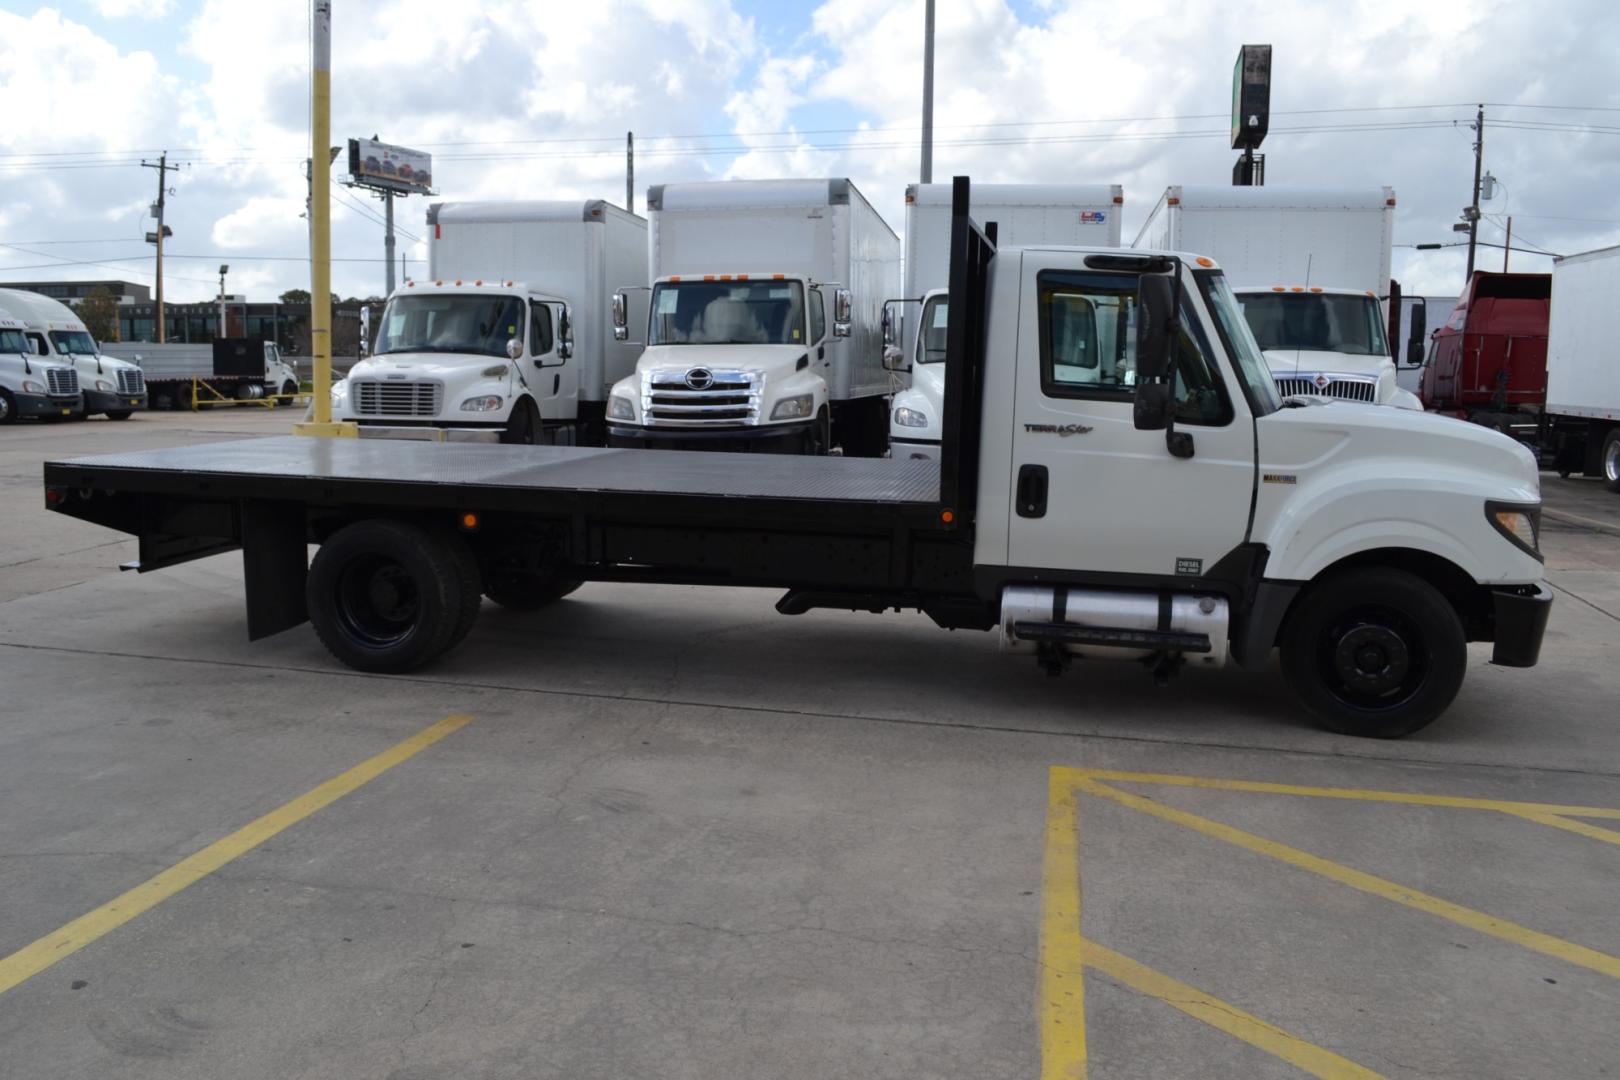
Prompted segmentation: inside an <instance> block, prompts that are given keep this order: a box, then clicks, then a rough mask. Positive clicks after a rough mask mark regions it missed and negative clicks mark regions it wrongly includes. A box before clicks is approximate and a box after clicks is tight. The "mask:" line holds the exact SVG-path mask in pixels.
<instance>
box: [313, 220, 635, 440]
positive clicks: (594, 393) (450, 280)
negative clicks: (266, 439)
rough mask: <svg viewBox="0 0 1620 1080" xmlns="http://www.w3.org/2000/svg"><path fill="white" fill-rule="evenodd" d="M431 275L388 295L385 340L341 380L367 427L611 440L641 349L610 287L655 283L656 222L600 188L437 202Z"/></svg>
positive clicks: (339, 410) (475, 436)
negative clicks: (609, 421) (557, 196)
mask: <svg viewBox="0 0 1620 1080" xmlns="http://www.w3.org/2000/svg"><path fill="white" fill-rule="evenodd" d="M427 223H428V230H429V232H428V277H427V279H425V280H421V281H408V282H406V283H405V284H404V285H403V286H401V287H400V288H398V289H395V290H394V295H393V296H391V297H389V298H388V306H387V307H386V308H385V309H384V310H383V314H382V319H381V321H380V325H379V327H378V329H377V341H376V348H375V350H374V351H373V352H372V353H371V354H370V355H369V356H367V357H366V358H365V359H363V360H361V361H360V362H359V363H357V364H355V365H354V367H352V368H350V369H349V374H348V377H347V378H346V379H344V380H343V381H342V382H341V383H338V384H337V385H336V386H335V387H334V388H333V393H332V415H333V418H334V419H338V420H348V421H353V422H354V423H356V424H357V425H359V428H360V434H361V435H362V436H363V437H383V438H408V439H429V440H434V441H455V442H497V441H498V442H509V443H551V444H564V445H589V446H600V445H602V442H603V437H604V429H603V415H604V411H605V408H606V401H607V393H608V388H609V387H611V386H612V385H613V383H614V382H616V381H617V380H618V379H620V378H622V377H623V376H624V375H627V374H629V372H630V371H631V369H632V368H634V367H635V362H636V356H637V354H638V352H639V349H638V348H636V347H632V346H630V345H627V344H624V343H621V342H618V341H615V340H614V339H613V337H612V335H611V334H610V333H609V326H608V321H609V320H608V306H609V303H610V300H611V297H612V295H613V291H614V290H615V289H617V288H620V287H623V286H625V285H632V284H641V285H645V284H646V282H647V222H646V220H645V219H643V218H640V217H637V216H636V215H635V214H632V213H629V212H627V211H625V210H623V209H621V208H619V207H617V206H614V205H612V204H611V203H608V202H605V201H603V200H601V199H588V200H578V199H575V200H531V201H513V202H465V203H456V202H448V203H434V204H433V205H432V206H431V207H429V208H428V215H427Z"/></svg>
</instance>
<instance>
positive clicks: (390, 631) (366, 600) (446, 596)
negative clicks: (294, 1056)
mask: <svg viewBox="0 0 1620 1080" xmlns="http://www.w3.org/2000/svg"><path fill="white" fill-rule="evenodd" d="M457 542H459V540H457V538H455V537H448V536H444V535H441V534H438V533H433V532H429V531H428V530H426V529H423V528H421V527H420V526H417V525H412V524H409V523H408V522H402V521H389V520H373V521H357V522H355V523H354V524H352V525H347V526H345V527H343V528H342V529H339V530H338V531H337V532H336V533H334V534H333V535H332V537H331V538H330V539H328V540H327V541H326V543H324V544H322V545H321V548H320V550H319V551H317V552H316V553H315V558H314V560H313V561H312V562H311V563H310V568H309V580H308V582H307V584H306V586H305V602H306V604H307V607H308V609H309V619H310V622H311V624H313V625H314V627H315V633H316V635H317V636H318V637H319V638H320V639H321V643H322V644H323V645H325V646H326V648H327V650H328V651H329V652H331V654H332V655H333V656H335V657H336V658H337V659H339V660H341V661H342V662H343V663H345V664H347V665H348V666H350V667H352V668H356V669H358V670H360V671H373V672H386V673H397V672H404V671H411V670H413V669H415V668H418V667H421V666H422V665H423V664H425V663H427V662H428V661H430V660H432V659H433V658H434V657H436V656H438V655H439V654H440V653H442V652H444V651H445V650H446V649H447V648H449V647H450V646H451V645H452V644H454V641H455V637H456V634H457V633H458V632H460V633H462V634H465V633H466V629H467V627H469V626H470V625H471V619H470V617H469V616H468V614H467V607H468V604H469V602H470V603H471V604H473V605H476V603H477V598H478V597H477V593H476V592H475V593H473V594H472V596H471V599H470V601H469V598H468V596H467V590H466V588H465V584H464V582H465V577H464V574H463V565H464V564H463V563H462V561H461V556H459V555H458V553H457V552H456V550H455V547H454V544H455V543H457ZM474 611H476V607H475V608H474Z"/></svg>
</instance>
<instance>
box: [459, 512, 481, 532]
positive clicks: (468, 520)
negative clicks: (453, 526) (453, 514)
mask: <svg viewBox="0 0 1620 1080" xmlns="http://www.w3.org/2000/svg"><path fill="white" fill-rule="evenodd" d="M461 527H462V528H463V529H466V530H467V531H468V532H472V531H473V530H475V529H477V528H478V515H477V514H474V513H472V512H471V511H468V512H467V513H465V514H462V515H461Z"/></svg>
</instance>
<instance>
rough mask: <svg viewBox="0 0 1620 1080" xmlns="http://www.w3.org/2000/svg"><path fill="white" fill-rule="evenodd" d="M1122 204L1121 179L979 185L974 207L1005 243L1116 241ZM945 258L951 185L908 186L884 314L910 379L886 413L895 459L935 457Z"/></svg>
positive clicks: (898, 364) (898, 366)
mask: <svg viewBox="0 0 1620 1080" xmlns="http://www.w3.org/2000/svg"><path fill="white" fill-rule="evenodd" d="M1124 203H1125V194H1124V189H1123V188H1122V187H1121V186H1120V185H1118V184H978V185H975V186H974V188H973V208H972V212H973V217H974V219H975V220H977V221H981V222H984V223H985V225H986V226H987V227H988V226H989V225H990V224H991V223H994V225H995V228H996V243H997V244H999V245H1001V246H1002V247H1023V246H1026V245H1034V244H1054V245H1058V246H1061V247H1094V248H1095V247H1118V246H1119V238H1120V216H1121V211H1122V210H1123V209H1124ZM950 263H951V185H950V184H908V185H907V186H906V262H905V291H904V293H903V294H902V296H903V299H902V300H900V301H898V302H896V303H894V304H891V305H890V306H889V312H888V315H889V322H888V326H889V329H890V335H889V337H890V344H892V345H893V346H894V347H896V348H898V349H899V350H900V351H901V356H900V357H898V358H892V359H891V361H890V366H891V367H892V368H893V369H894V370H896V371H898V372H901V373H902V375H905V376H909V381H910V386H909V387H908V388H906V389H904V390H901V391H900V392H899V393H897V394H896V395H895V397H894V407H893V408H892V409H891V410H890V412H889V449H890V453H891V454H893V455H894V456H896V457H907V458H925V459H929V460H937V459H938V458H939V447H940V439H941V437H942V432H941V429H940V421H941V417H942V416H943V415H944V413H943V410H942V404H943V402H944V397H945V365H944V360H945V327H946V322H947V319H948V315H949V306H950V305H949V303H948V302H947V300H946V297H945V287H946V285H947V284H948V283H949V280H950ZM919 328H920V329H921V331H922V336H921V337H920V338H919V336H918V332H919ZM891 357H892V354H891Z"/></svg>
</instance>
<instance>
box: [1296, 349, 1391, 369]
mask: <svg viewBox="0 0 1620 1080" xmlns="http://www.w3.org/2000/svg"><path fill="white" fill-rule="evenodd" d="M1264 356H1265V358H1266V363H1267V364H1268V365H1270V367H1271V370H1272V373H1273V374H1276V375H1294V374H1297V373H1299V372H1305V373H1307V374H1311V373H1315V372H1318V371H1327V372H1339V373H1340V374H1343V375H1378V374H1381V373H1382V372H1383V365H1385V364H1388V363H1392V361H1391V360H1390V358H1389V357H1387V356H1364V355H1360V354H1355V353H1341V352H1323V351H1320V350H1317V349H1267V350H1266V351H1265V353H1264Z"/></svg>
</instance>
